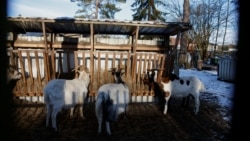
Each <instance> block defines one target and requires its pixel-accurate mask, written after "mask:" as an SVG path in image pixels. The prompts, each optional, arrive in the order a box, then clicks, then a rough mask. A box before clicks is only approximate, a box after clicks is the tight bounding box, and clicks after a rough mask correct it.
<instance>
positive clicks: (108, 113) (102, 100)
mask: <svg viewBox="0 0 250 141" xmlns="http://www.w3.org/2000/svg"><path fill="white" fill-rule="evenodd" d="M122 74H123V72H122V71H112V75H114V78H115V83H109V84H104V85H102V86H101V87H100V88H99V89H98V91H97V98H96V103H95V112H96V117H97V120H98V134H100V133H101V131H102V122H103V121H104V122H105V124H106V132H107V134H108V135H111V130H110V122H114V121H116V120H117V119H118V116H119V115H120V114H122V113H124V114H125V115H126V111H127V110H128V104H129V101H130V98H129V97H130V96H129V95H130V94H129V88H128V86H127V85H126V83H125V82H124V81H122V78H121V77H122Z"/></svg>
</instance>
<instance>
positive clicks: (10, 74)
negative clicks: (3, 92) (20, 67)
mask: <svg viewBox="0 0 250 141" xmlns="http://www.w3.org/2000/svg"><path fill="white" fill-rule="evenodd" d="M21 78H22V75H21V74H20V73H19V72H18V71H17V67H16V66H15V65H9V66H8V67H7V83H9V82H10V81H11V80H19V79H21Z"/></svg>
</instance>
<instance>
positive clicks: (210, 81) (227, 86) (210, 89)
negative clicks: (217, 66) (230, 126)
mask: <svg viewBox="0 0 250 141" xmlns="http://www.w3.org/2000/svg"><path fill="white" fill-rule="evenodd" d="M191 75H195V76H197V77H199V78H200V80H201V81H202V82H203V83H204V85H205V88H206V91H205V94H202V93H201V95H200V99H203V100H205V101H207V102H210V103H215V102H216V103H217V104H218V105H220V106H221V107H222V108H221V109H218V110H219V111H220V113H221V115H222V116H224V119H225V120H227V121H230V120H231V118H232V117H231V116H232V115H230V114H228V111H229V110H232V107H233V96H234V89H235V84H234V83H231V82H225V81H221V80H218V79H217V78H218V75H217V71H215V70H212V71H208V70H201V71H197V70H196V69H180V77H181V76H191ZM210 94H211V95H210ZM201 104H202V102H201Z"/></svg>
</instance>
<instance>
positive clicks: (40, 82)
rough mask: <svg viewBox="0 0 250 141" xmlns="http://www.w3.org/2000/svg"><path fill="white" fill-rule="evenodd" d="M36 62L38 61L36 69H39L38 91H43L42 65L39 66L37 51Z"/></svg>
mask: <svg viewBox="0 0 250 141" xmlns="http://www.w3.org/2000/svg"><path fill="white" fill-rule="evenodd" d="M35 60H36V69H37V82H38V89H39V90H43V86H42V80H41V72H40V65H39V58H38V53H37V51H35Z"/></svg>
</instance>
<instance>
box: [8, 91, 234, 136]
mask: <svg viewBox="0 0 250 141" xmlns="http://www.w3.org/2000/svg"><path fill="white" fill-rule="evenodd" d="M211 101H214V102H211ZM216 101H217V100H216V97H213V96H211V94H209V93H204V94H203V96H202V97H201V105H200V112H199V113H198V115H194V113H193V101H190V105H189V107H188V108H184V107H181V106H180V103H181V100H178V99H172V101H171V107H170V108H169V111H168V114H167V115H163V114H162V112H161V111H160V110H159V106H158V105H157V104H155V103H131V104H130V105H129V111H128V116H127V117H126V118H119V120H118V121H117V122H114V123H111V132H112V135H111V136H108V135H107V134H106V132H105V126H103V134H101V135H99V136H98V135H97V127H98V124H97V119H96V117H95V113H94V103H88V104H87V105H85V107H84V114H85V117H86V119H85V120H82V119H81V118H80V116H79V114H78V113H76V114H75V115H74V117H73V118H69V111H68V110H64V111H62V112H61V113H59V114H58V117H57V125H58V128H59V132H57V133H55V132H53V130H52V129H51V128H46V127H45V117H46V108H45V105H44V104H42V103H30V102H26V101H23V100H15V103H16V105H15V107H14V108H13V110H12V113H13V117H14V121H13V122H14V125H15V128H14V129H13V135H14V136H15V137H16V138H17V140H19V141H83V140H84V141H93V140H97V141H106V140H107V141H127V140H130V141H151V140H154V141H162V140H166V141H228V140H229V132H230V129H231V121H230V120H227V119H226V118H224V117H230V116H231V114H232V113H231V111H230V110H229V109H225V107H220V106H219V105H218V104H217V103H216Z"/></svg>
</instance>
